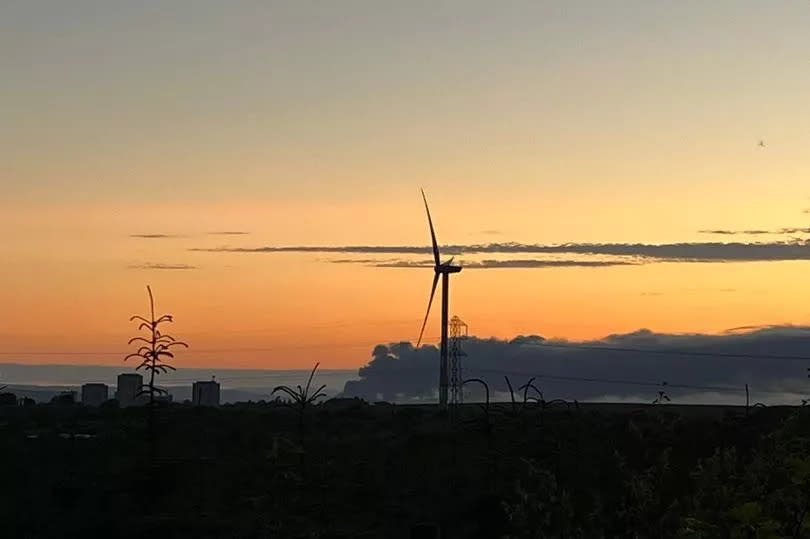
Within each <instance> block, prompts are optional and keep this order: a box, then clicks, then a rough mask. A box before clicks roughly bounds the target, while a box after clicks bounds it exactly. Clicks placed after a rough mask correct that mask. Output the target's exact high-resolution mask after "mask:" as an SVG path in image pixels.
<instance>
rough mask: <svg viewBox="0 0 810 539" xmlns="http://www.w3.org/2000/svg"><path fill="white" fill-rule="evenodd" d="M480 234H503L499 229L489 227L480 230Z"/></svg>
mask: <svg viewBox="0 0 810 539" xmlns="http://www.w3.org/2000/svg"><path fill="white" fill-rule="evenodd" d="M481 234H486V235H487V236H500V235H501V234H503V232H501V231H500V230H496V229H494V228H490V229H487V230H482V231H481Z"/></svg>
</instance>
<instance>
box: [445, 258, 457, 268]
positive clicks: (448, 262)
mask: <svg viewBox="0 0 810 539" xmlns="http://www.w3.org/2000/svg"><path fill="white" fill-rule="evenodd" d="M455 259H456V257H455V256H451V257H450V260H448V261H447V262H445V263H444V264H443V265H445V266H449V265H450V264H452V263H453V260H455Z"/></svg>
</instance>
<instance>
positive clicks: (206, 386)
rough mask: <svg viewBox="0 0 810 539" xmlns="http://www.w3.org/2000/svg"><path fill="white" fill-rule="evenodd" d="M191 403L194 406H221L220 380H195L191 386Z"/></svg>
mask: <svg viewBox="0 0 810 539" xmlns="http://www.w3.org/2000/svg"><path fill="white" fill-rule="evenodd" d="M191 404H193V405H194V406H219V382H215V381H213V380H210V381H208V382H194V385H193V386H191Z"/></svg>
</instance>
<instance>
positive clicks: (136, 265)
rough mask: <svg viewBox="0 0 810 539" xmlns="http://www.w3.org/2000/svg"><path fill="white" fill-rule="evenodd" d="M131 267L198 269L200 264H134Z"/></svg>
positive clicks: (145, 268)
mask: <svg viewBox="0 0 810 539" xmlns="http://www.w3.org/2000/svg"><path fill="white" fill-rule="evenodd" d="M128 268H129V269H140V270H196V269H199V267H198V266H192V265H190V264H133V265H131V266H128Z"/></svg>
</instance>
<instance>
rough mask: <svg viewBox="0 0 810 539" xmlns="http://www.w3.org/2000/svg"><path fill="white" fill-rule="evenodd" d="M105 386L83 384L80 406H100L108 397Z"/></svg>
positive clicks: (107, 389) (107, 390)
mask: <svg viewBox="0 0 810 539" xmlns="http://www.w3.org/2000/svg"><path fill="white" fill-rule="evenodd" d="M108 395H109V388H108V387H107V384H84V385H83V386H82V404H84V405H85V406H101V403H103V402H104V401H106V400H107V399H108V398H109V397H108Z"/></svg>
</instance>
